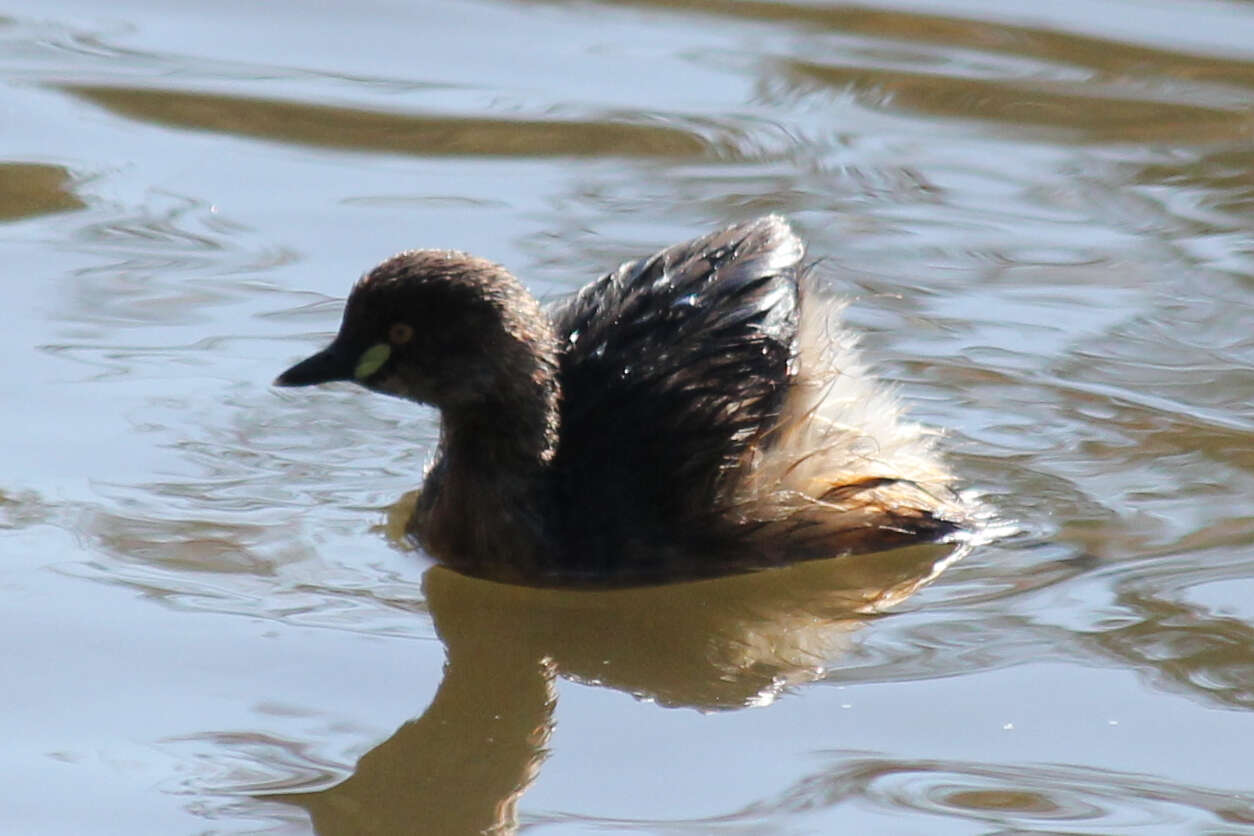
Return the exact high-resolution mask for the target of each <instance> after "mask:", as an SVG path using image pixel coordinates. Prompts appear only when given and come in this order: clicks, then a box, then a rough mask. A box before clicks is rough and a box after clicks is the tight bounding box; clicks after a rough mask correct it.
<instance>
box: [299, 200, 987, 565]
mask: <svg viewBox="0 0 1254 836" xmlns="http://www.w3.org/2000/svg"><path fill="white" fill-rule="evenodd" d="M803 257H804V246H803V244H802V243H801V241H800V239H798V238H797V236H796V235H795V234H794V233H793V232H792V230H791V229H790V228H789V226H788V224H787V223H786V222H785V221H784V220H782V219H780V218H778V217H766V218H761V219H759V220H756V221H752V222H748V223H743V224H737V225H735V226H732V227H729V228H727V229H725V230H723V231H721V232H718V233H715V234H712V235H707V236H705V237H703V238H698V239H696V240H693V241H689V242H687V243H683V244H678V245H676V246H673V247H669V248H667V249H665V250H662V251H661V252H658V253H656V254H654V255H652V256H650V257H648V258H644V259H640V260H637V261H631V262H628V263H626V264H623V265H622V266H621V267H619V268H618V269H617V270H615V271H613V272H612V273H610V274H608V275H606V276H604V277H602V278H601V279H599V280H598V281H595V282H593V283H592V284H589V285H588V286H586V287H585V288H583V289H582V290H581V291H579V293H578V294H576V295H575V296H574V297H572V298H571V299H569V300H567V301H565V302H564V303H562V304H560V305H558V306H556V307H555V308H554V309H553V310H552V311H550V312H547V313H546V312H545V311H544V310H543V309H542V308H541V307H540V305H539V304H538V303H537V302H536V301H535V300H534V298H533V297H532V296H531V295H530V294H529V293H528V292H527V291H526V290H525V289H524V288H523V287H522V285H521V284H520V283H519V282H518V280H517V279H515V278H514V277H513V276H512V275H510V274H509V273H508V272H507V271H506V270H505V269H504V268H502V267H500V266H498V265H495V264H492V263H490V262H487V261H484V260H482V259H479V258H475V257H474V256H470V255H466V254H464V253H457V252H449V251H439V250H417V251H411V252H406V253H401V254H400V255H397V256H394V257H393V258H391V259H388V260H387V261H385V262H383V263H382V264H381V265H379V266H378V267H376V268H375V269H374V270H372V271H371V272H370V273H368V274H367V275H366V276H365V277H363V278H362V279H361V281H359V282H358V283H357V285H356V286H355V287H354V288H353V292H352V294H351V295H350V297H349V300H348V304H347V307H346V309H345V312H344V321H343V324H342V325H341V328H340V332H339V334H338V335H337V336H336V338H335V340H334V341H333V342H332V344H331V345H330V346H329V347H328V348H327V349H325V350H324V351H322V352H320V353H318V354H316V355H314V356H313V357H310V358H309V359H307V360H305V361H303V362H302V363H299V364H297V365H296V366H294V367H292V368H291V369H289V370H288V371H286V372H284V373H283V375H281V376H280V377H279V379H278V380H277V381H276V383H278V384H279V385H286V386H299V385H306V384H311V383H320V382H325V381H329V380H355V381H356V382H358V383H360V384H362V385H364V386H366V387H367V388H370V389H374V390H376V391H381V392H385V393H388V394H393V395H398V396H400V397H405V398H409V399H411V400H415V401H420V402H423V403H429V404H432V405H434V406H436V407H437V408H439V409H440V411H441V429H442V433H441V442H440V447H439V450H438V452H437V454H436V458H435V462H434V464H433V465H432V467H431V469H430V470H429V472H428V474H427V478H426V481H425V482H424V485H423V490H422V494H421V497H420V499H419V501H418V505H417V507H416V509H415V512H414V515H413V518H412V519H411V522H410V526H409V530H410V531H411V532H412V533H413V534H414V535H415V536H416V537H417V539H418V540H419V542H420V543H421V544H422V545H423V547H424V548H425V549H426V550H427V551H428V552H429V553H431V554H432V556H434V557H435V558H437V559H438V560H441V561H442V562H444V563H446V564H448V565H449V566H452V567H453V568H456V569H459V570H461V571H464V572H466V573H468V574H472V575H478V576H482V577H488V578H494V579H500V580H509V581H515V582H522V583H530V584H546V585H589V584H628V583H656V582H664V581H671V580H681V579H687V578H694V577H708V576H713V575H719V574H727V573H732V572H738V571H745V570H747V569H753V568H762V567H767V566H774V565H783V564H787V563H791V562H795V561H797V560H806V559H814V558H820V557H830V556H836V555H839V554H843V553H850V552H865V551H872V550H876V549H883V548H889V547H893V546H898V545H905V544H907V543H912V542H919V541H924V540H930V539H938V538H942V537H944V536H946V535H948V534H951V533H953V532H955V531H956V530H958V529H960V528H961V527H962V526H964V525H965V524H967V523H969V521H970V513H969V509H968V508H967V507H966V506H965V505H964V504H963V503H962V502H961V501H960V500H959V499H958V498H957V496H956V495H955V494H954V493H953V492H952V491H951V490H950V488H949V484H950V482H951V480H952V477H951V476H950V474H949V473H948V472H947V471H946V470H945V468H944V467H943V466H942V465H941V464H940V462H939V461H938V459H937V457H936V455H935V453H934V451H933V447H932V437H931V435H930V434H929V433H928V432H927V431H925V430H923V429H922V428H920V427H919V426H917V425H915V424H911V423H908V422H904V421H902V420H900V418H899V416H898V408H897V406H896V404H895V402H894V400H893V398H892V396H891V395H889V394H887V393H885V391H884V390H883V389H882V388H880V387H878V386H877V385H876V384H875V383H874V381H872V380H870V379H869V378H868V377H867V376H866V373H865V372H864V370H863V369H862V367H861V365H860V364H859V362H858V359H857V354H856V349H855V345H854V340H853V339H852V338H851V337H850V336H849V335H848V334H847V333H845V332H843V331H840V330H839V329H838V328H837V327H836V322H835V315H836V313H837V312H838V311H837V306H835V305H833V304H832V303H831V302H830V301H828V300H825V299H823V298H822V297H820V296H819V295H818V294H817V293H816V292H815V291H814V290H813V288H812V287H811V282H810V281H809V280H808V279H807V277H806V276H805V269H804V267H803V264H802V260H803Z"/></svg>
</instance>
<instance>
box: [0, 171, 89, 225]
mask: <svg viewBox="0 0 1254 836" xmlns="http://www.w3.org/2000/svg"><path fill="white" fill-rule="evenodd" d="M82 206H83V201H82V200H80V199H79V198H78V195H76V194H74V191H73V189H71V188H70V173H69V172H68V171H66V170H65V169H64V168H61V167H60V166H51V165H24V164H21V163H0V222H3V221H15V220H18V219H20V218H28V217H32V216H34V215H44V214H47V213H49V212H65V211H68V210H70V209H80V208H82Z"/></svg>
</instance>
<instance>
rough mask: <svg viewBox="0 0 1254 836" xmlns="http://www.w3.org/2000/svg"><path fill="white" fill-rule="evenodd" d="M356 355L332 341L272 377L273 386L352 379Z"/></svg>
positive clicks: (305, 384)
mask: <svg viewBox="0 0 1254 836" xmlns="http://www.w3.org/2000/svg"><path fill="white" fill-rule="evenodd" d="M356 362H357V357H356V355H354V354H353V352H351V351H345V350H344V349H343V348H342V347H340V345H339V344H338V342H333V343H331V344H330V345H329V346H327V347H326V348H324V349H322V351H319V352H318V353H317V354H315V355H313V356H312V357H306V358H305V359H304V360H301V361H300V362H299V363H297V364H296V365H295V366H292V367H291V368H290V369H288V370H287V371H285V372H283V374H281V375H279V376H278V377H276V378H275V379H274V385H275V386H312V385H313V384H315V383H330V382H331V381H333V380H352V379H353V368H354V366H355V364H356Z"/></svg>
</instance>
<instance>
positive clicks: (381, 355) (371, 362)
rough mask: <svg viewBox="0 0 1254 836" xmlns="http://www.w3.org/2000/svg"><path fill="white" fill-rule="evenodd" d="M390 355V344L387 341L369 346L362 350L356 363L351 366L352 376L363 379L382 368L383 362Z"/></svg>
mask: <svg viewBox="0 0 1254 836" xmlns="http://www.w3.org/2000/svg"><path fill="white" fill-rule="evenodd" d="M391 356H392V346H390V345H388V344H387V343H378V344H376V345H372V346H370V348H367V349H366V350H365V351H363V352H362V354H361V358H360V359H358V361H357V365H356V366H355V367H354V368H353V377H354V378H356V379H357V380H365V379H366V378H368V377H370V375H372V374H374V373H375V372H377V371H378V370H379V369H381V368H383V364H384V363H386V362H387V361H388V358H389V357H391Z"/></svg>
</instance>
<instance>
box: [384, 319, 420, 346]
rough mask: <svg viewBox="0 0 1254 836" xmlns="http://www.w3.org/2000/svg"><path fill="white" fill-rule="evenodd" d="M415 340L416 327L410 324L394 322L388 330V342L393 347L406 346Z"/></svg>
mask: <svg viewBox="0 0 1254 836" xmlns="http://www.w3.org/2000/svg"><path fill="white" fill-rule="evenodd" d="M413 338H414V326H412V325H410V324H409V323H408V322H394V323H392V327H391V328H389V329H388V342H390V343H391V344H392V345H404V344H405V343H407V342H409V341H410V340H412V339H413Z"/></svg>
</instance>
